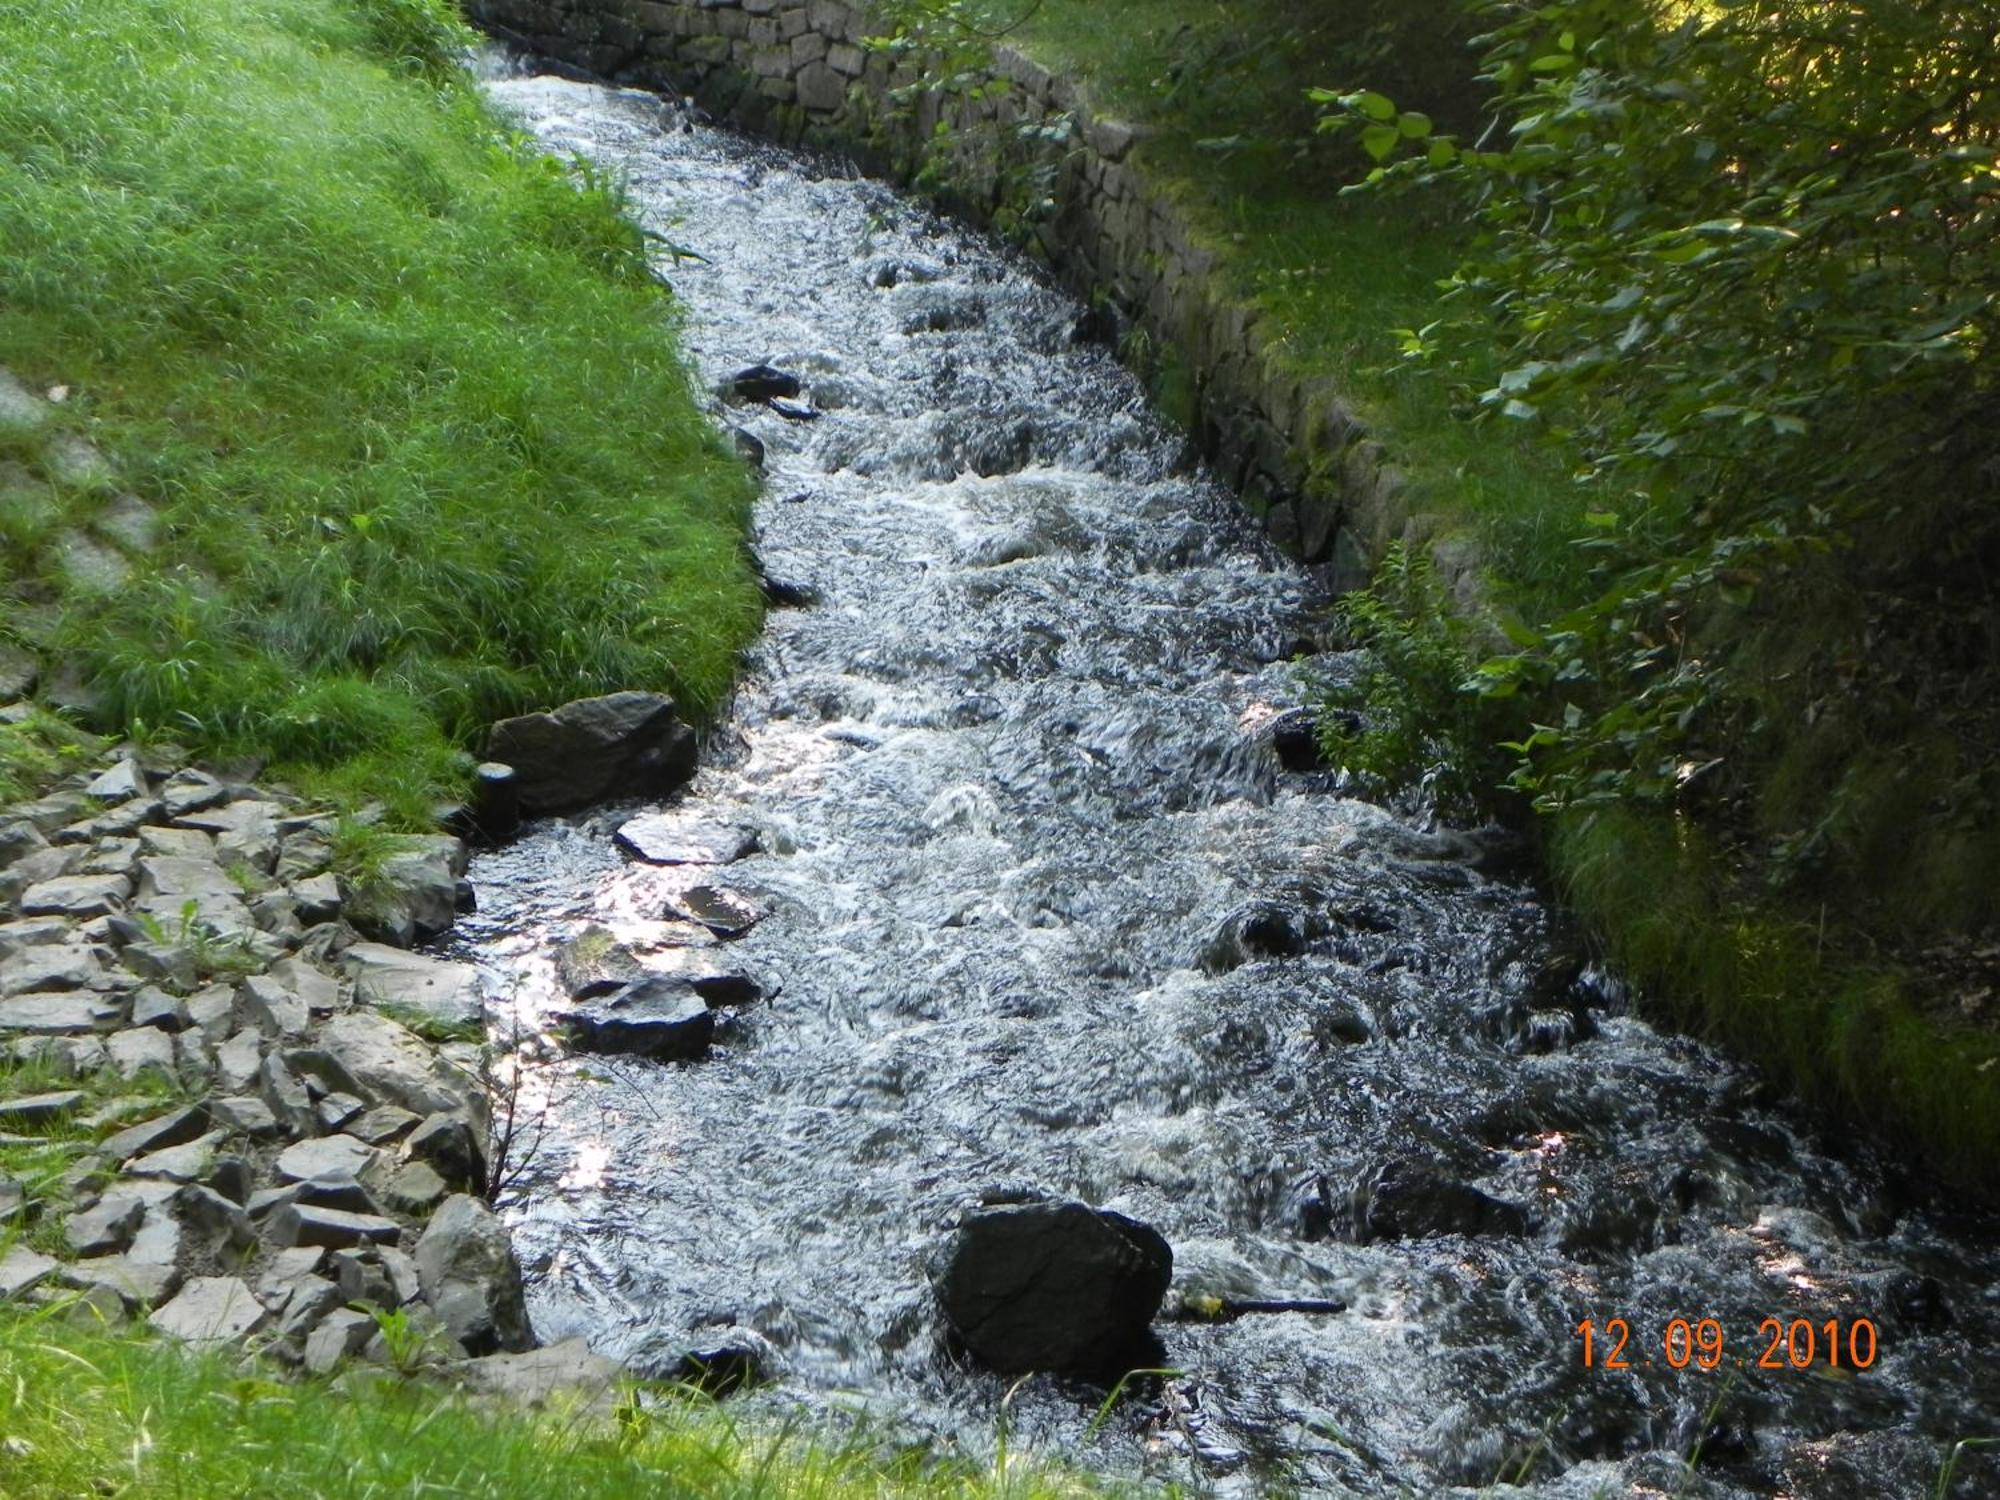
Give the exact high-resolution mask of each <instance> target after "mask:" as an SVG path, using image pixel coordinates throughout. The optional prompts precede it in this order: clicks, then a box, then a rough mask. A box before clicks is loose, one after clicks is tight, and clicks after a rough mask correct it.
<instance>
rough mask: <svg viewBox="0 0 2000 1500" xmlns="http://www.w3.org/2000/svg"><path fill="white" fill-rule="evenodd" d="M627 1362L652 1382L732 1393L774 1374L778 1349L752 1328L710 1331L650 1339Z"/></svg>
mask: <svg viewBox="0 0 2000 1500" xmlns="http://www.w3.org/2000/svg"><path fill="white" fill-rule="evenodd" d="M627 1363H628V1364H629V1365H630V1366H631V1368H632V1371H633V1373H634V1374H637V1375H640V1376H643V1377H644V1378H645V1379H648V1380H663V1381H669V1382H671V1383H673V1384H675V1385H687V1386H693V1387H694V1388H696V1389H697V1390H701V1391H706V1392H707V1393H708V1394H709V1395H711V1396H728V1395H733V1394H734V1393H735V1392H737V1391H743V1390H749V1389H750V1388H751V1387H753V1386H759V1385H764V1384H767V1383H768V1382H769V1381H771V1380H772V1379H774V1378H775V1375H776V1371H777V1364H778V1357H777V1351H775V1350H774V1349H772V1347H771V1345H770V1341H769V1340H767V1339H766V1338H765V1337H764V1336H763V1335H762V1334H760V1333H756V1332H754V1331H752V1330H751V1329H748V1328H719V1329H709V1330H705V1331H704V1332H702V1333H700V1334H697V1335H695V1336H692V1337H682V1338H668V1337H656V1338H653V1339H650V1340H648V1341H647V1343H645V1344H644V1345H642V1346H641V1347H640V1349H639V1350H638V1352H636V1353H635V1354H633V1355H632V1356H631V1357H630V1358H629V1359H628V1360H627Z"/></svg>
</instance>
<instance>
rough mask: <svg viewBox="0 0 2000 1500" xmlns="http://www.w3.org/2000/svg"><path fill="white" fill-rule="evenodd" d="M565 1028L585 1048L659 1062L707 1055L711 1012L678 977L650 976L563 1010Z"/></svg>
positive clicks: (712, 1030) (711, 1038)
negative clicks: (626, 1054)
mask: <svg viewBox="0 0 2000 1500" xmlns="http://www.w3.org/2000/svg"><path fill="white" fill-rule="evenodd" d="M562 1020H563V1026H564V1029H565V1030H566V1031H567V1032H568V1034H569V1038H570V1041H571V1042H572V1044H574V1045H575V1046H577V1047H579V1048H581V1049H583V1050H584V1051H587V1052H612V1053H629V1054H633V1055H636V1056H639V1057H649V1058H652V1059H654V1060H656V1061H661V1062H687V1061H692V1060H694V1059H697V1058H701V1057H705V1056H706V1055H707V1054H708V1049H709V1045H710V1043H711V1042H713V1041H714V1039H715V1013H714V1011H712V1010H711V1009H710V1008H709V1004H708V1002H707V1001H706V1000H705V999H703V998H702V996H701V995H700V993H699V992H698V991H697V990H696V989H695V987H694V984H693V983H692V981H690V980H688V979H687V978H685V977H683V976H680V975H666V974H660V975H653V976H651V977H650V978H647V979H642V980H640V981H638V982H637V983H635V984H628V985H626V986H625V987H624V988H623V989H621V990H617V991H615V992H614V993H612V994H610V995H606V996H603V997H601V998H599V999H595V1000H590V1001H586V1002H585V1003H584V1004H582V1005H579V1006H576V1007H574V1008H573V1009H571V1010H569V1011H567V1012H565V1013H564V1014H563V1017H562Z"/></svg>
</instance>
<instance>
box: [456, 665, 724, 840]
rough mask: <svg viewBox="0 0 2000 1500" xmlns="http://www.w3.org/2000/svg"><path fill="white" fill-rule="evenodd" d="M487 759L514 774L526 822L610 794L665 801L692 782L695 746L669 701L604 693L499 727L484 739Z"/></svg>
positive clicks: (657, 695)
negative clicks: (509, 767) (659, 798)
mask: <svg viewBox="0 0 2000 1500" xmlns="http://www.w3.org/2000/svg"><path fill="white" fill-rule="evenodd" d="M486 756H487V759H488V760H489V761H494V762H499V763H501V764H503V765H508V766H512V767H513V768H514V787H515V795H516V797H517V799H518V802H519V805H520V810H521V811H522V812H523V813H527V814H531V815H532V814H537V813H550V812H561V811H564V810H565V809H568V808H573V807H582V806H584V805H585V804H587V803H590V802H595V801H597V800H598V799H600V798H602V797H606V796H610V795H613V794H618V795H631V796H659V795H664V794H665V793H667V792H671V791H673V790H674V789H676V788H677V787H679V786H681V785H682V784H683V783H685V782H686V781H687V780H688V779H689V778H690V777H691V776H693V775H694V771H695V759H696V745H695V738H694V731H693V730H691V729H689V728H688V727H687V725H685V724H683V723H682V722H681V721H680V719H679V718H678V717H677V716H676V714H675V712H674V700H673V699H671V698H668V697H666V696H664V695H663V694H660V693H610V694H607V695H606V696H605V697H602V698H579V699H578V700H577V701H576V702H574V703H565V704H564V705H563V706H562V707H561V708H559V709H557V710H556V711H555V712H554V713H547V714H523V715H522V716H521V717H519V718H517V719H502V720H501V721H500V722H499V723H498V724H495V725H494V726H493V729H492V732H491V733H490V734H489V735H488V737H487V741H486Z"/></svg>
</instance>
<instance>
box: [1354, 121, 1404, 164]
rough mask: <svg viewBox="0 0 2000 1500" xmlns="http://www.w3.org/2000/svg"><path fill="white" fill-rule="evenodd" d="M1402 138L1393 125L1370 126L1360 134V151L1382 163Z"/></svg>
mask: <svg viewBox="0 0 2000 1500" xmlns="http://www.w3.org/2000/svg"><path fill="white" fill-rule="evenodd" d="M1402 138H1403V137H1402V134H1401V133H1400V132H1399V131H1398V130H1397V129H1396V127H1395V126H1393V125H1370V126H1369V127H1368V128H1367V129H1366V130H1364V131H1362V132H1361V149H1362V150H1363V151H1366V152H1367V153H1368V154H1369V155H1370V156H1372V157H1374V158H1375V160H1377V161H1383V160H1386V159H1387V157H1388V155H1389V153H1390V152H1391V151H1394V150H1395V149H1396V143H1397V142H1398V141H1400V140H1401V139H1402Z"/></svg>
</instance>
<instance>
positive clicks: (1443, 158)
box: [1424, 136, 1458, 167]
mask: <svg viewBox="0 0 2000 1500" xmlns="http://www.w3.org/2000/svg"><path fill="white" fill-rule="evenodd" d="M1424 159H1425V160H1426V161H1427V162H1429V163H1430V165H1431V166H1433V167H1448V166H1450V165H1451V164H1452V163H1453V162H1455V161H1457V160H1458V147H1457V146H1455V145H1453V144H1452V143H1451V141H1450V140H1448V139H1447V138H1445V137H1444V136H1438V137H1436V138H1435V139H1433V140H1432V141H1431V149H1430V151H1429V153H1428V154H1427V155H1426V156H1425V158H1424Z"/></svg>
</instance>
